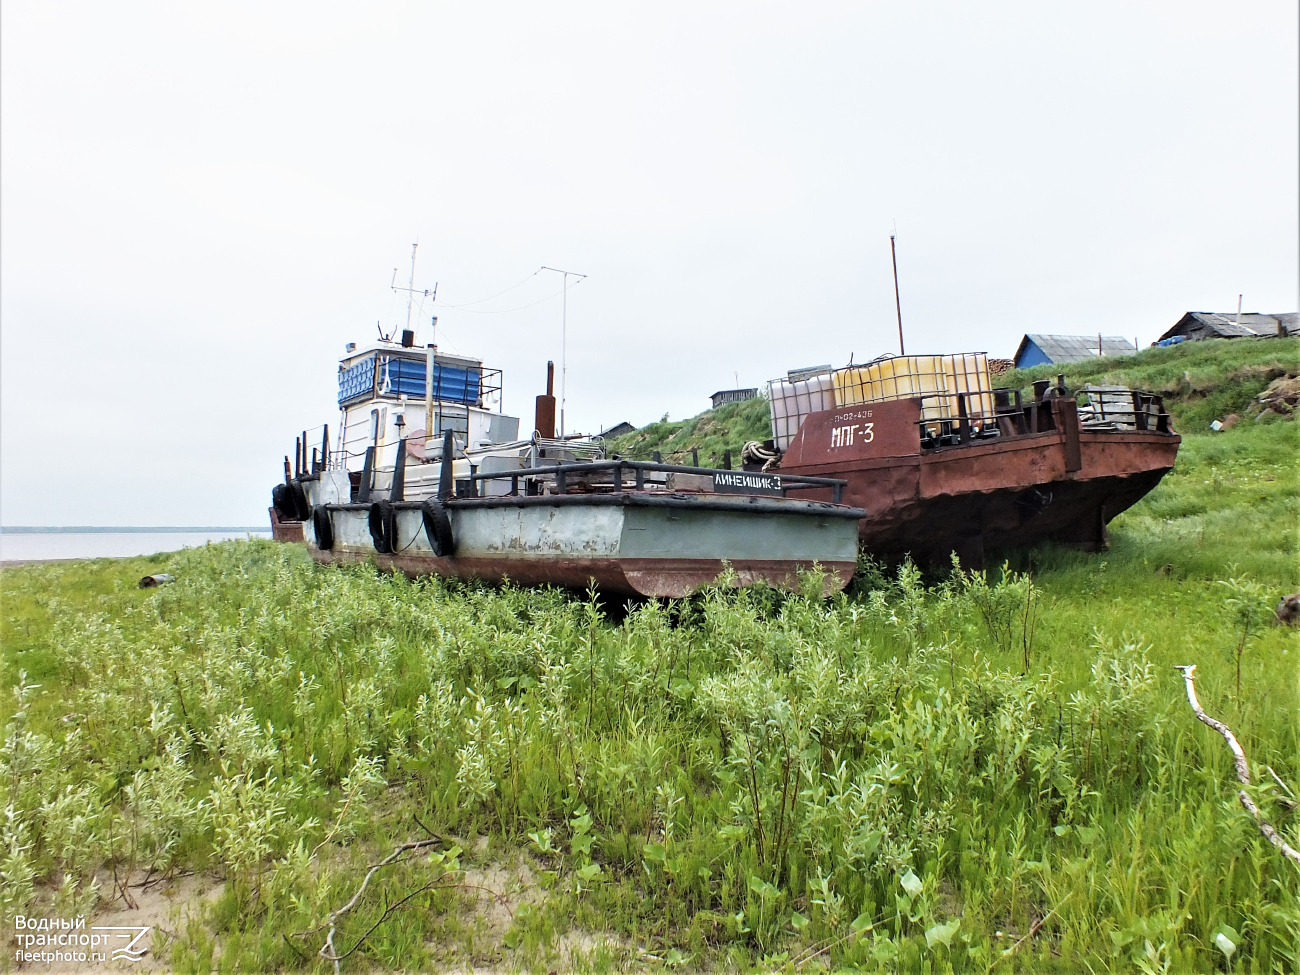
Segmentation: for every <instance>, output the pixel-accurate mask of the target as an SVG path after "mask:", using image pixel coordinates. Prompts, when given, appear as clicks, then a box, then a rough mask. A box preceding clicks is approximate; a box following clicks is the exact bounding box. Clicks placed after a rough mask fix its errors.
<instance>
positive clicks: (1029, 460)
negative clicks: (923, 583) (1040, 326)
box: [751, 353, 1181, 565]
mask: <svg viewBox="0 0 1300 975" xmlns="http://www.w3.org/2000/svg"><path fill="white" fill-rule="evenodd" d="M810 373H811V374H810ZM769 388H770V390H771V394H770V395H771V403H772V427H773V441H772V442H771V444H770V446H771V448H773V450H772V452H773V453H774V454H775V456H773V457H771V458H770V459H768V460H767V462H766V464H765V465H763V466H764V468H765V469H767V470H779V471H780V472H782V473H785V474H787V475H796V474H797V475H815V476H819V477H831V478H837V479H843V480H845V481H846V482H847V486H846V488H845V489H844V495H843V499H844V501H845V502H846V503H847V504H851V505H855V506H859V507H862V508H864V509H865V510H866V511H867V512H868V514H867V515H866V516H865V517H864V518H863V519H862V521H861V522H860V523H859V534H860V538H861V542H862V545H863V547H864V549H865V550H867V551H868V552H870V553H872V554H879V555H885V556H899V555H903V554H908V555H911V556H912V557H913V558H916V559H919V560H924V561H931V562H933V561H946V560H947V559H948V558H949V555H950V553H952V552H956V553H957V555H958V556H959V557H960V558H961V559H962V560H963V561H965V562H967V563H968V564H975V565H978V564H981V563H982V562H983V559H984V552H985V550H986V549H988V550H993V549H1005V548H1011V547H1020V546H1027V545H1033V544H1037V543H1039V542H1044V541H1054V542H1059V543H1063V544H1068V545H1073V546H1077V547H1080V548H1083V549H1086V550H1098V549H1103V548H1105V547H1106V546H1107V544H1108V533H1107V524H1108V523H1109V522H1110V521H1111V519H1113V518H1114V517H1115V516H1116V515H1118V514H1119V513H1120V512H1122V511H1124V510H1125V509H1127V508H1129V507H1130V506H1132V505H1133V504H1135V503H1136V502H1137V501H1138V500H1140V499H1141V498H1142V497H1143V496H1144V495H1145V494H1147V492H1149V491H1150V490H1151V489H1152V488H1154V487H1155V486H1156V485H1157V484H1158V483H1159V482H1160V479H1161V478H1162V477H1163V476H1164V475H1165V474H1166V473H1168V471H1169V470H1170V469H1172V467H1173V465H1174V460H1175V458H1176V456H1177V453H1178V446H1179V443H1180V442H1181V438H1180V437H1179V436H1178V435H1177V433H1175V432H1174V430H1173V427H1172V425H1171V422H1170V417H1169V414H1168V412H1167V411H1166V410H1165V408H1164V403H1163V400H1162V399H1161V397H1159V396H1158V395H1152V394H1149V393H1144V392H1140V391H1136V390H1130V389H1125V388H1121V387H1113V386H1112V387H1091V386H1085V387H1084V388H1083V389H1082V390H1080V391H1078V392H1077V393H1076V392H1073V391H1071V390H1069V389H1067V388H1066V386H1065V383H1064V377H1058V378H1057V380H1056V382H1055V383H1052V382H1050V381H1040V382H1038V383H1035V384H1034V389H1033V394H1032V397H1022V394H1021V392H1020V391H1018V390H1011V389H994V388H992V386H991V383H990V379H989V372H988V365H987V359H986V357H985V355H984V354H982V353H980V354H966V355H952V356H907V357H904V356H896V357H895V356H887V357H882V358H881V359H879V360H876V361H875V362H873V363H869V364H867V365H865V366H857V367H852V366H851V367H848V368H846V369H843V370H829V369H825V370H822V371H816V370H810V371H804V372H802V373H792V374H791V375H790V377H789V378H786V379H780V380H774V381H773V382H772V383H771V384H770V387H769ZM751 466H756V465H751ZM792 494H794V496H797V497H806V498H819V497H824V496H825V493H824V491H822V490H820V489H816V488H813V489H798V490H795V491H793V492H792Z"/></svg>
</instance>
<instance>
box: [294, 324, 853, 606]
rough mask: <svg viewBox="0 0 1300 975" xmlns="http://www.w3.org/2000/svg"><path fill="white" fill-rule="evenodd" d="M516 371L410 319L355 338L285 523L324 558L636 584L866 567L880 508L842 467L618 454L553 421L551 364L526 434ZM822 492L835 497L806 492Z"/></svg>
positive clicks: (840, 572)
mask: <svg viewBox="0 0 1300 975" xmlns="http://www.w3.org/2000/svg"><path fill="white" fill-rule="evenodd" d="M500 378H501V374H500V372H499V371H496V370H490V369H486V368H485V367H484V366H483V363H482V362H481V361H480V360H477V359H467V358H464V357H451V356H444V355H442V354H441V353H439V352H438V351H437V349H436V347H435V346H434V345H433V344H432V343H430V344H428V345H427V346H426V347H425V348H419V347H417V346H416V344H415V335H414V332H413V331H412V330H409V329H408V330H405V331H404V332H403V333H402V337H401V339H400V341H391V340H390V339H388V338H386V337H384V336H382V335H381V337H380V339H379V340H378V341H377V342H374V343H371V344H370V345H368V346H366V347H365V348H362V349H358V348H357V347H356V346H355V345H350V346H349V347H348V350H347V355H346V356H345V357H344V358H343V359H342V361H341V362H340V365H339V409H340V418H339V425H338V427H337V428H336V431H337V433H336V435H335V436H334V437H333V438H331V436H330V431H329V427H328V426H324V427H318V428H316V429H315V430H314V431H307V430H305V431H303V432H302V434H301V435H300V436H299V437H298V438H297V442H296V444H295V449H294V460H293V461H292V462H290V460H289V458H288V457H287V456H286V457H285V461H284V481H283V483H281V484H277V485H276V486H275V487H274V489H273V490H272V495H271V496H272V506H271V509H270V516H271V523H272V528H273V531H274V534H275V537H276V538H277V539H280V540H283V541H300V542H302V543H304V544H305V545H306V547H307V549H308V550H309V551H310V552H311V555H312V557H313V558H314V559H316V560H317V561H319V562H323V563H338V562H359V561H367V562H373V563H374V564H375V565H377V566H378V567H379V568H381V569H385V570H396V571H400V572H403V573H406V574H407V575H410V576H417V575H423V574H435V575H441V576H447V577H453V578H458V579H465V580H484V581H488V582H502V581H505V580H509V581H511V582H515V583H519V584H524V585H555V586H562V587H568V588H574V589H585V588H587V587H588V586H592V585H595V586H596V587H598V588H600V589H601V590H603V591H606V592H610V593H614V594H623V595H642V596H653V597H681V596H686V595H688V594H689V593H691V592H693V591H694V590H695V589H697V588H698V587H700V586H702V585H706V584H709V583H712V582H714V581H715V580H719V579H722V580H724V581H726V582H727V583H729V584H731V585H737V586H740V585H747V584H750V583H755V582H763V583H767V584H769V585H772V586H777V587H782V588H797V587H799V586H801V585H802V584H803V583H802V581H801V578H800V577H801V574H802V573H806V572H808V571H814V570H815V571H819V572H820V573H821V574H822V576H821V578H822V587H823V591H824V592H825V593H826V594H827V595H830V594H833V593H835V592H838V591H839V590H841V589H843V588H844V587H845V586H846V585H847V584H848V583H849V581H850V579H851V578H852V575H853V572H854V569H855V568H856V564H857V523H858V521H859V520H860V519H861V518H862V517H863V515H864V514H865V513H864V512H863V511H862V510H861V509H858V508H855V507H852V506H848V505H845V504H843V503H842V497H841V495H842V493H843V490H844V487H845V482H844V481H843V480H838V479H835V478H825V477H821V476H818V475H802V474H786V473H770V472H767V473H765V472H746V471H739V470H735V471H733V470H715V469H709V468H700V467H684V466H677V465H671V464H660V463H643V462H634V461H628V460H623V459H619V458H611V459H606V458H605V454H604V445H603V443H602V442H601V441H600V440H599V438H591V437H563V436H561V437H559V438H557V437H556V436H555V430H554V422H555V405H556V404H555V397H554V395H553V388H552V384H553V378H554V377H553V370H551V369H550V368H549V367H548V377H547V392H546V394H545V395H543V396H539V397H537V410H536V417H535V429H534V430H533V431H532V433H531V435H529V436H527V437H524V438H521V437H520V436H519V420H518V418H516V417H509V416H506V415H505V414H504V412H503V411H502V409H501V405H500V404H501V381H500ZM493 407H495V409H494V408H493ZM318 438H319V447H317V446H314V444H316V443H317V439H318ZM309 444H311V445H312V446H309ZM809 491H818V492H821V493H823V494H824V495H825V497H818V498H811V497H794V496H793V495H794V494H796V493H798V492H809Z"/></svg>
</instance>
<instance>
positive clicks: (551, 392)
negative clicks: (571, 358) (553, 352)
mask: <svg viewBox="0 0 1300 975" xmlns="http://www.w3.org/2000/svg"><path fill="white" fill-rule="evenodd" d="M533 429H534V430H536V431H537V435H538V436H539V437H543V438H545V439H546V440H554V439H555V363H554V362H548V363H546V395H544V396H539V397H537V417H536V422H535V423H534V424H533Z"/></svg>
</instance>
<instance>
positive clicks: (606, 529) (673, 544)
mask: <svg viewBox="0 0 1300 975" xmlns="http://www.w3.org/2000/svg"><path fill="white" fill-rule="evenodd" d="M308 493H309V495H310V494H311V493H312V486H311V485H310V484H309V486H308ZM391 508H392V512H393V516H394V518H395V521H396V525H395V528H396V532H395V537H394V539H393V541H392V545H391V551H388V552H378V551H376V545H375V539H374V538H373V537H372V535H371V530H370V513H371V505H366V504H340V503H325V504H322V505H321V506H320V509H321V510H323V511H325V512H327V513H328V517H329V523H330V530H331V534H332V536H333V537H332V538H331V539H328V545H327V546H326V545H323V544H322V539H320V538H318V537H317V533H316V526H315V525H314V523H313V520H312V519H308V520H307V521H305V522H302V523H301V524H302V526H303V535H304V541H305V542H306V544H307V547H308V549H309V550H310V552H311V554H312V557H313V558H315V559H316V560H318V561H320V562H324V563H347V562H373V563H374V564H375V565H377V566H378V567H379V568H381V569H385V570H395V571H399V572H403V573H405V574H407V575H409V576H412V577H415V576H420V575H428V574H434V575H441V576H447V577H450V578H458V579H466V580H483V581H487V582H494V583H499V582H504V581H506V580H509V581H511V582H513V583H517V584H520V585H553V586H561V587H566V588H572V589H585V588H587V587H588V586H592V585H594V586H596V587H597V588H599V589H601V590H603V591H605V592H610V593H615V594H623V595H641V596H653V597H670V598H676V597H682V596H686V595H689V594H690V593H691V592H693V591H695V590H696V589H698V588H699V587H700V586H703V585H707V584H709V583H712V582H714V581H716V580H717V579H718V578H719V577H720V576H723V577H724V578H727V579H729V580H730V581H731V584H733V585H737V586H740V585H748V584H751V583H755V582H764V583H767V584H768V585H772V586H776V587H780V588H797V587H798V586H799V585H800V584H801V583H800V573H803V572H807V571H810V570H813V569H817V570H819V571H821V572H822V573H823V580H822V584H823V590H824V592H825V593H826V594H827V595H830V594H833V593H835V592H838V591H840V590H841V589H843V588H844V587H845V586H846V585H847V584H848V582H849V580H850V579H851V578H852V576H853V571H854V568H855V566H856V556H857V529H856V520H857V519H858V518H859V517H860V516H861V514H862V512H861V511H857V510H855V509H852V508H849V507H846V506H843V505H835V504H830V503H825V502H821V501H813V500H798V499H785V498H767V497H754V496H748V497H736V496H730V497H722V496H717V495H707V494H695V495H691V494H666V495H655V494H650V493H638V492H626V493H622V494H608V495H586V496H582V495H559V496H540V497H486V498H458V499H452V500H449V501H447V502H446V504H445V510H446V512H447V515H448V517H449V519H450V522H451V531H452V536H453V537H454V538H455V549H454V554H452V555H450V556H445V557H441V556H438V555H436V554H435V553H434V549H433V546H432V545H431V543H430V541H429V537H428V534H427V530H426V528H425V524H424V520H423V519H424V516H423V513H422V510H421V506H420V504H419V503H415V502H395V503H393V504H392V505H391ZM724 573H725V574H726V575H725V576H724Z"/></svg>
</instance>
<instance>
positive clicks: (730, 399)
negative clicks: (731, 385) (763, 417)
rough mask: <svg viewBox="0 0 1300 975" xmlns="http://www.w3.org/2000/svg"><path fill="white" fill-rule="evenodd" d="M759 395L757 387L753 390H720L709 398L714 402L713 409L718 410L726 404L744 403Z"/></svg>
mask: <svg viewBox="0 0 1300 975" xmlns="http://www.w3.org/2000/svg"><path fill="white" fill-rule="evenodd" d="M757 395H758V389H757V387H755V388H753V389H720V390H718V391H717V392H716V393H714V394H713V395H712V396H711V397H709V398H710V399H712V400H713V408H714V409H715V410H716V409H717V408H718V407H719V406H722V405H723V404H724V403H742V402H744V401H745V400H747V399H753V398H754V397H755V396H757Z"/></svg>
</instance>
